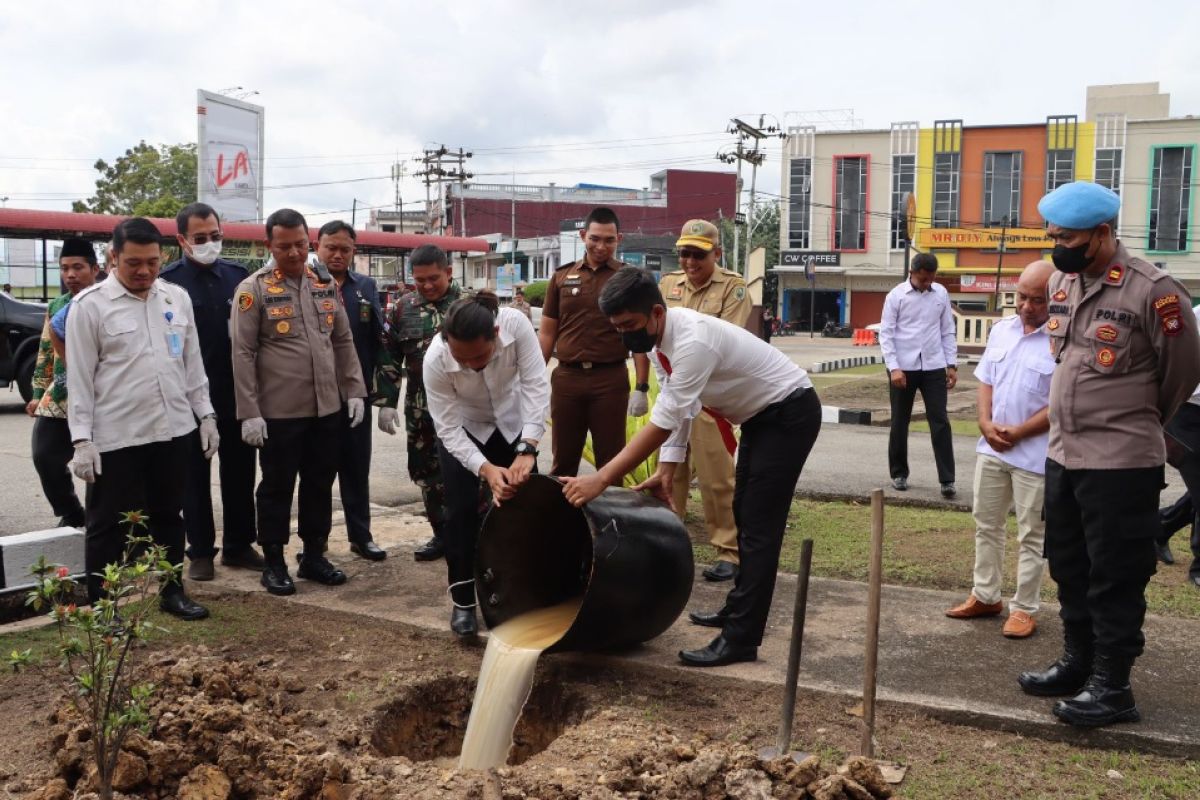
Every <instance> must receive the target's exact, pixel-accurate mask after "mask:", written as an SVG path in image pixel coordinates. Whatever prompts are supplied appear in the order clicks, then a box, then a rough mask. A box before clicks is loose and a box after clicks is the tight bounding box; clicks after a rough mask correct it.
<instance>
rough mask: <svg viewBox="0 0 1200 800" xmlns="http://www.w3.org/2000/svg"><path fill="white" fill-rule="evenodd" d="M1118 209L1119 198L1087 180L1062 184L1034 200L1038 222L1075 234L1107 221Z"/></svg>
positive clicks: (1119, 205) (1115, 214)
mask: <svg viewBox="0 0 1200 800" xmlns="http://www.w3.org/2000/svg"><path fill="white" fill-rule="evenodd" d="M1120 210H1121V198H1120V197H1118V196H1117V195H1116V194H1114V193H1113V192H1112V191H1111V190H1109V189H1105V188H1104V187H1103V186H1101V185H1100V184H1098V183H1092V182H1091V181H1075V182H1074V183H1064V184H1063V185H1062V186H1060V187H1058V188H1057V189H1055V190H1054V191H1053V192H1050V194H1048V195H1046V196H1045V197H1043V198H1042V199H1041V200H1039V201H1038V213H1039V214H1041V215H1042V219H1044V220H1046V222H1048V223H1050V224H1051V225H1058V226H1059V227H1060V228H1068V229H1070V230H1076V231H1082V230H1088V229H1089V228H1095V227H1096V226H1097V225H1102V224H1104V223H1105V222H1111V221H1112V219H1113V217H1115V216H1117V212H1118V211H1120Z"/></svg>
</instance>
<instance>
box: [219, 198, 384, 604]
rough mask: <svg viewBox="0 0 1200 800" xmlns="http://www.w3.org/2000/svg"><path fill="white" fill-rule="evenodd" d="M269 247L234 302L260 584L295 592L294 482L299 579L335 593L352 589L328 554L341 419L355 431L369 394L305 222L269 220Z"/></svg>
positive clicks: (280, 215) (287, 213)
mask: <svg viewBox="0 0 1200 800" xmlns="http://www.w3.org/2000/svg"><path fill="white" fill-rule="evenodd" d="M267 247H268V249H269V250H270V251H271V255H272V256H273V257H274V259H275V266H274V267H270V266H267V267H263V268H262V269H260V270H258V271H257V272H255V273H254V274H253V275H251V276H250V277H249V278H247V279H246V280H244V281H242V283H241V285H240V286H238V291H237V295H236V296H235V297H234V305H235V306H236V307H237V311H235V312H234V317H233V320H232V333H233V381H234V396H235V399H236V400H237V415H238V419H240V420H242V440H243V441H245V442H246V444H249V445H252V446H254V447H260V448H262V453H261V455H260V457H259V466H260V468H261V469H262V480H261V482H260V483H259V484H258V491H257V493H256V497H257V500H258V541H259V544H261V545H262V549H263V557H264V559H265V560H266V562H267V566H266V569H265V570H263V576H262V584H263V586H264V587H266V590H267V591H268V592H270V593H271V594H278V595H284V594H292V593H294V592H295V591H296V587H295V586H294V585H293V584H292V579H291V577H290V576H289V575H288V571H287V564H286V563H285V562H284V558H283V548H284V545H286V544H287V541H288V535H289V532H290V530H291V513H292V493H293V491H294V489H295V486H296V477H297V475H299V477H300V519H299V528H300V538H301V540H303V542H304V558H303V559H302V560H301V562H300V569H299V571H298V572H297V574H298V575H299V576H300V577H301V578H307V579H309V580H315V581H317V582H318V583H324V584H326V585H331V586H332V585H337V584H340V583H345V582H346V575H345V573H343V572H342V571H341V570H339V569H336V568H335V567H334V566H333V565H332V564H330V563H329V561H328V560H326V558H325V556H324V555H322V553H323V552H324V550H325V542H326V540H327V539H328V538H329V529H330V527H331V523H332V516H333V496H332V493H333V478H334V476H335V474H336V473H337V466H338V453H339V451H340V448H339V443H338V436H339V430H340V429H339V423H338V417H337V415H338V412H339V411H341V409H342V403H343V400H344V401H345V403H346V406H347V413H349V415H350V425H351V427H353V426H355V425H358V424H360V423H361V422H362V420H363V413H364V407H363V398H365V397H366V396H367V389H366V386H364V384H363V377H362V368H361V367H360V365H359V362H358V355H357V353H356V352H355V350H354V339H353V338H352V337H351V335H350V324H349V321H348V320H347V319H346V311H345V309H344V308H343V307H342V304H341V302H340V301H339V299H338V291H337V287H336V286H335V285H334V284H333V283H332V282H331V281H324V282H322V281H321V280H319V279H318V277H317V275H316V274H315V273H314V272H313V271H312V269H311V268H310V267H309V266H308V263H307V258H308V250H309V234H308V223H306V222H305V221H304V217H303V216H301V215H300V214H299V213H298V212H296V211H293V210H291V209H290V208H285V209H280V210H279V211H276V212H275V213H273V214H272V215H271V216H269V217H267Z"/></svg>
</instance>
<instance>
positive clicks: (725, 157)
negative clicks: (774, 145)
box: [717, 117, 776, 276]
mask: <svg viewBox="0 0 1200 800" xmlns="http://www.w3.org/2000/svg"><path fill="white" fill-rule="evenodd" d="M726 132H727V133H731V134H733V135H735V136H737V144H736V146H735V148H734V151H733V152H732V153H717V160H718V161H722V162H724V163H726V164H732V163H733V162H735V161H736V162H737V205H736V208H735V209H734V215H733V260H734V264H733V266H731V267H730V268H731V269H732V270H734V271H735V272H739V273H741V274H742V275H743V276H745V274H746V269H747V266H748V264H749V261H750V250H751V247H752V241H753V237H752V234H753V215H754V190H755V181H756V180H757V178H758V167H759V165H760V164H762V163H763V161H764V160H765V159H766V153H764V152H762V150H760V149H759V144H760V143H761V142H762V140H763V139H766V138H767V137H768V136H772V135H774V134H775V133H776V128H775V127H774V126H771V127H767V128H764V127H763V118H762V117H759V120H758V127H757V128H756V127H754V126H753V125H750V124H748V123H746V122H743V121H742V120H740V119H737V118H736V117H735V118H734V119H731V120H729V128H728V129H727V131H726ZM751 141H752V142H753V144H752V146H751V147H749V148H747V147H746V143H747V142H751ZM743 161H748V162H750V165H751V167H752V171H751V173H750V210H749V213H748V214H743V213H742V210H741V209H742V162H743ZM742 225H746V226H747V228H746V256H745V258H743V259H740V261H741V263H740V265H739V264H738V261H739V256H741V226H742Z"/></svg>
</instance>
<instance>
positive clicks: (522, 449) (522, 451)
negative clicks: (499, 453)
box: [516, 442, 538, 458]
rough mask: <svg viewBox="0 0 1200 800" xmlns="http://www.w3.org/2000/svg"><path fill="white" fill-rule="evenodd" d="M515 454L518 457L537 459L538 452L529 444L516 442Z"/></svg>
mask: <svg viewBox="0 0 1200 800" xmlns="http://www.w3.org/2000/svg"><path fill="white" fill-rule="evenodd" d="M516 453H517V455H519V456H533V457H534V458H537V454H538V450H537V447H535V446H534V445H531V444H530V443H529V442H518V443H517V447H516Z"/></svg>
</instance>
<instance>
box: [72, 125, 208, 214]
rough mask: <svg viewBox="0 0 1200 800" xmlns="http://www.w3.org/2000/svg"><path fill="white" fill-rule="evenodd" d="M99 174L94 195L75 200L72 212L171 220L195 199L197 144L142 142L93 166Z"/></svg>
mask: <svg viewBox="0 0 1200 800" xmlns="http://www.w3.org/2000/svg"><path fill="white" fill-rule="evenodd" d="M94 166H95V169H96V171H97V172H99V173H100V177H99V178H97V179H96V193H95V194H94V195H92V196H91V197H89V198H88V199H87V200H76V201H75V202H74V203H72V204H71V210H72V211H76V212H82V213H92V214H133V215H135V216H147V217H173V216H175V213H176V212H178V211H179V209H181V208H183V207H184V206H185V205H187V204H188V203H191V202H194V201H195V200H196V145H194V144H173V145H165V144H164V145H158V146H157V147H155V146H153V145H149V144H146V142H145V141H141V142H138V143H137V145H136V146H135V147H133V148H131V149H129V150H126V151H125V154H124V155H122V156H119V157H118V158H117V160H116V161H114V162H113V163H112V164H109V163H108V162H106V161H105V160H104V159H100V160H98V161H97V162H96V163H95V165H94Z"/></svg>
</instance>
